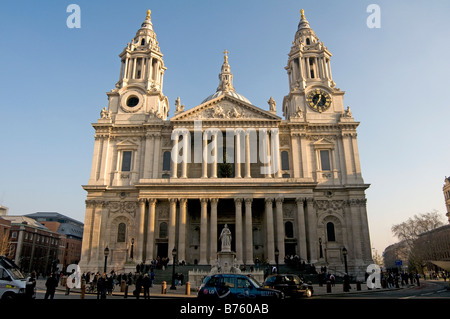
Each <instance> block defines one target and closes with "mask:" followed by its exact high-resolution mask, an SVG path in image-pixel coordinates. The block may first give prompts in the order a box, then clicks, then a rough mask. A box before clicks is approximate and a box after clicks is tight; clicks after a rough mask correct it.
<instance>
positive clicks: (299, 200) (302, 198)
mask: <svg viewBox="0 0 450 319" xmlns="http://www.w3.org/2000/svg"><path fill="white" fill-rule="evenodd" d="M295 201H296V202H297V204H299V203H300V202H301V203H302V204H303V203H304V202H305V198H304V197H297V198H296V199H295Z"/></svg>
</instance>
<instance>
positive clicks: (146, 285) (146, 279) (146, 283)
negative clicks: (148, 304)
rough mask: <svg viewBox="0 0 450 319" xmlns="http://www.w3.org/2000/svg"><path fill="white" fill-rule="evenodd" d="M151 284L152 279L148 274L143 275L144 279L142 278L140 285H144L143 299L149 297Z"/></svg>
mask: <svg viewBox="0 0 450 319" xmlns="http://www.w3.org/2000/svg"><path fill="white" fill-rule="evenodd" d="M151 284H152V280H151V279H150V277H149V276H148V274H145V275H144V279H143V280H142V286H143V287H144V299H150V286H151Z"/></svg>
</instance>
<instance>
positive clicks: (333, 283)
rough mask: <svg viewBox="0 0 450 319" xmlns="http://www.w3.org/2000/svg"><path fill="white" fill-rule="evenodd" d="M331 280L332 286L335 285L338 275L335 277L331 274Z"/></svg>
mask: <svg viewBox="0 0 450 319" xmlns="http://www.w3.org/2000/svg"><path fill="white" fill-rule="evenodd" d="M330 282H331V287H334V286H335V283H336V277H334V275H333V274H331V275H330Z"/></svg>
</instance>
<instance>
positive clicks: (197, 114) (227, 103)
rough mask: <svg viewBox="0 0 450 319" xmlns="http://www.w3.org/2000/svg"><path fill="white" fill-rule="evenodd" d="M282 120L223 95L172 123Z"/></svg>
mask: <svg viewBox="0 0 450 319" xmlns="http://www.w3.org/2000/svg"><path fill="white" fill-rule="evenodd" d="M253 119H254V120H271V121H273V120H281V118H280V117H278V116H277V115H275V114H273V113H270V112H268V111H265V110H263V109H261V108H259V107H257V106H254V105H252V104H250V103H247V102H244V101H241V100H239V99H237V98H235V97H233V96H230V95H227V94H225V95H221V96H219V97H217V98H215V99H213V100H210V101H207V102H205V103H203V104H200V105H198V106H196V107H194V108H192V109H190V110H187V111H185V112H183V113H180V114H177V115H175V116H174V117H172V118H171V119H170V120H171V121H195V120H227V121H230V120H253Z"/></svg>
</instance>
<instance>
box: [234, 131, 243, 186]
mask: <svg viewBox="0 0 450 319" xmlns="http://www.w3.org/2000/svg"><path fill="white" fill-rule="evenodd" d="M241 132H242V130H236V132H235V133H236V134H235V135H234V138H235V140H236V143H235V148H234V149H235V152H234V155H235V160H234V177H235V178H241Z"/></svg>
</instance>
